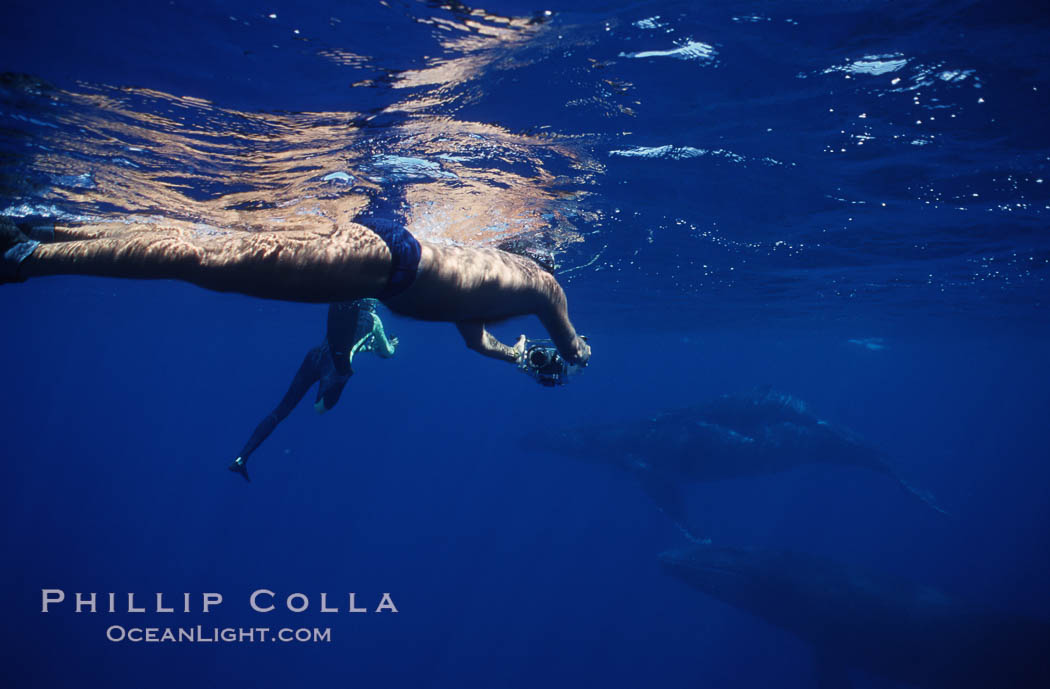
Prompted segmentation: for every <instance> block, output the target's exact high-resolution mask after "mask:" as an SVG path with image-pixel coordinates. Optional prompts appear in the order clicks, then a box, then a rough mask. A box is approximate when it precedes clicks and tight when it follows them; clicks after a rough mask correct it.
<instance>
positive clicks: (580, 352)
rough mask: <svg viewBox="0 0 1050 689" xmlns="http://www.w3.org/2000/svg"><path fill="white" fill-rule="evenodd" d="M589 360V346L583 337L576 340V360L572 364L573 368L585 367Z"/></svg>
mask: <svg viewBox="0 0 1050 689" xmlns="http://www.w3.org/2000/svg"><path fill="white" fill-rule="evenodd" d="M590 359H591V346H590V345H589V344H587V340H586V339H584V338H583V337H577V338H576V359H575V361H573V362H572V364H573V365H574V366H586V365H587V362H588V361H590Z"/></svg>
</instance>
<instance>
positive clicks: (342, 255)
mask: <svg viewBox="0 0 1050 689" xmlns="http://www.w3.org/2000/svg"><path fill="white" fill-rule="evenodd" d="M419 245H420V259H419V267H418V270H417V272H416V275H415V279H414V281H413V282H412V284H411V286H409V287H408V288H407V289H406V290H405V291H404V292H402V293H400V294H398V295H396V296H393V297H386V298H383V297H382V296H381V295H382V293H383V290H384V289H385V288H386V286H387V284H388V281H389V280H390V275H391V269H392V265H393V261H394V258H393V255H392V253H391V250H390V248H389V247H388V245H387V243H386V242H384V241H383V239H382V238H381V237H380V236H379V235H378V234H376V233H375V232H374V231H372V230H371V229H369V228H367V227H365V226H363V225H358V224H356V223H347V224H346V225H345V226H343V227H324V228H318V229H289V230H282V231H277V232H219V231H201V230H200V229H199V228H198V227H196V226H190V225H185V226H180V225H172V226H164V225H152V224H122V223H113V224H106V225H94V226H90V225H89V226H78V227H68V228H63V227H56V228H55V240H54V241H52V242H48V243H44V244H40V245H39V246H38V247H37V248H36V249H35V250H34V251H33V253H32V254H31V255H30V256H28V257H27V258H26V259H25V260H24V261H22V263H21V264H20V265H19V267H18V274H19V277H21V278H29V277H36V276H42V275H95V276H103V277H123V278H137V279H172V280H182V281H185V282H189V283H192V284H194V285H198V286H200V287H204V288H206V289H211V290H216V291H220V292H238V293H241V294H246V295H248V296H253V297H262V298H266V299H282V300H287V301H300V302H312V303H332V302H341V301H352V300H354V299H360V298H364V297H380V298H381V299H382V301H383V302H384V303H385V304H386V305H387V306H388V307H389V308H390V309H391V310H392V311H394V312H395V313H399V314H401V315H404V316H409V317H411V318H417V319H420V320H429V321H447V322H452V323H457V324H459V326H460V331H461V332H462V333H463V335H464V338H465V339H466V340H467V344H468V346H470V347H471V348H473V349H476V350H478V351H481V352H482V353H484V354H487V355H489V356H494V357H496V358H502V359H506V360H511V358H512V357H511V356H510V355H509V354H507V352H509V351H514V350H512V348H508V347H506V346H505V345H499V347H494V346H489V344H488V343H490V342H495V341H494V338H491V336H489V335H488V334H487V333H486V332H485V330H484V324H485V323H486V322H492V321H497V320H502V319H506V318H512V317H515V316H524V315H528V314H535V315H536V316H538V317H539V319H540V322H541V323H542V324H543V326H544V327H545V328H546V329H547V332H548V333H549V334H550V336H551V339H552V340H554V343H555V345H556V346H557V347H558V350H559V351H560V352H561V353H562V356H564V357H565V358H566V359H567V360H569V361H570V362H572V363H586V361H587V359H588V357H589V355H590V348H589V347H588V346H587V344H586V343H585V342H584V341H583V340H582V339H581V338H579V337H578V336H577V334H576V330H575V329H574V328H573V326H572V323H571V322H570V320H569V314H568V309H567V305H566V300H565V293H564V291H563V290H562V288H561V285H559V284H558V281H557V280H556V279H555V278H554V276H553V275H551V274H549V273H547V272H545V271H544V270H543V269H541V268H540V267H539V266H538V265H536V264H535V263H534V262H533V261H531V260H529V259H527V258H524V257H521V256H517V255H515V254H510V253H507V252H505V251H500V250H498V249H480V248H474V247H453V246H439V245H435V244H430V243H428V242H424V241H420V242H419ZM476 338H480V341H475V339H476ZM495 344H497V345H498V344H499V343H495Z"/></svg>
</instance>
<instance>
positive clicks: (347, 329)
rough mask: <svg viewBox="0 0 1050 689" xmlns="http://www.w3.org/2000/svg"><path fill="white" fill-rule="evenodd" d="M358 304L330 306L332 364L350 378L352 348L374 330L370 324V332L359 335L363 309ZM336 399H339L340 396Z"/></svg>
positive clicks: (329, 329)
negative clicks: (359, 322)
mask: <svg viewBox="0 0 1050 689" xmlns="http://www.w3.org/2000/svg"><path fill="white" fill-rule="evenodd" d="M357 304H358V302H356V301H347V302H341V303H338V304H329V305H328V335H327V336H328V348H329V349H330V350H331V352H332V364H333V365H334V366H335V370H336V372H337V373H338V374H339V375H341V376H349V375H350V373H351V371H350V348H351V347H353V346H354V343H355V342H357V341H358V340H359V339H360V338H362V337H364V336H365V335H366V334H367V333H368V332H370V331H371V329H372V324H371V322H370V323H369V324H368V331H366V332H364V333H360V334H359V333H358V330H360V328H359V327H358V321H359V320H360V319H359V318H358V315H359V314H360V312H361V311H362V310H363V309H361V308H359V307H358V305H357ZM336 397H337V398H338V395H336ZM328 408H329V409H331V408H332V407H331V406H329V407H328Z"/></svg>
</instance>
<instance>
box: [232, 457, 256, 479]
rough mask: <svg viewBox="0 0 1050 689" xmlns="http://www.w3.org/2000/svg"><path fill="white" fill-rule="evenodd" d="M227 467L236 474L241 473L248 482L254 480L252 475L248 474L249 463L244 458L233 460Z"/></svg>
mask: <svg viewBox="0 0 1050 689" xmlns="http://www.w3.org/2000/svg"><path fill="white" fill-rule="evenodd" d="M226 468H227V469H229V470H230V471H232V472H234V473H236V474H240V475H241V476H243V477H244V480H245V481H247V482H248V483H251V482H252V479H251V477H250V476H248V464H247V463H246V462H245V461H244V460H243V459H242V458H240V457H238V458H237V459H235V460H233V461H232V462H230V466H228V467H226Z"/></svg>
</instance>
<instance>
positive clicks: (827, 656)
mask: <svg viewBox="0 0 1050 689" xmlns="http://www.w3.org/2000/svg"><path fill="white" fill-rule="evenodd" d="M813 668H814V671H815V673H816V680H817V689H853V682H852V681H850V678H849V670H847V669H846V666H845V664H843V662H842V661H841V660H840V659H839V658H837V657H836V656H834V655H832V654H831V653H829V652H828V651H826V650H823V649H817V650H816V651H815V652H814V654H813Z"/></svg>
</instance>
